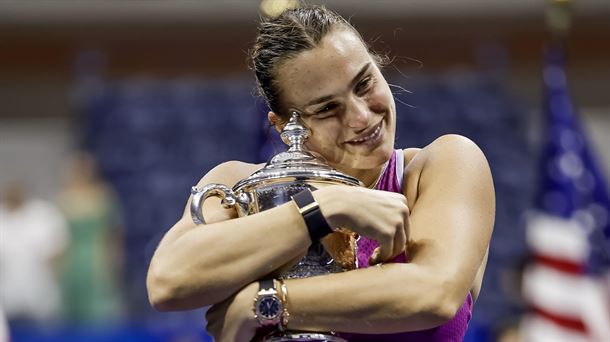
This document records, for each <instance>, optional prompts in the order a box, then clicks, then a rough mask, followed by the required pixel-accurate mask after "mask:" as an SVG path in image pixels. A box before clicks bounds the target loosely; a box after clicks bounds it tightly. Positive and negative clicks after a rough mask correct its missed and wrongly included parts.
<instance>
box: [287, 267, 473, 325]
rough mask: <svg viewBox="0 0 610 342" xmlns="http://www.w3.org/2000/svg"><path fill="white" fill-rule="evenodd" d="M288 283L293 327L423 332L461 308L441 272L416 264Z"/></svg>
mask: <svg viewBox="0 0 610 342" xmlns="http://www.w3.org/2000/svg"><path fill="white" fill-rule="evenodd" d="M286 284H287V288H288V310H289V312H290V322H289V325H288V328H289V329H294V330H308V331H342V332H353V333H369V334H372V333H393V332H404V331H414V330H423V329H429V328H433V327H436V326H439V325H441V324H443V323H445V322H446V321H448V320H450V319H451V318H452V317H453V316H454V315H455V312H456V310H457V308H458V307H459V305H456V303H455V301H454V300H453V298H452V290H451V289H450V288H449V286H445V284H443V281H442V279H440V277H439V276H437V275H436V274H434V272H429V271H428V270H426V269H425V268H422V267H420V266H417V265H415V264H388V265H383V266H380V267H371V268H367V269H362V270H356V271H352V272H345V273H339V274H332V275H328V276H324V277H317V278H316V277H314V278H307V279H298V280H289V281H287V282H286ZM462 300H463V299H462ZM460 304H461V303H460Z"/></svg>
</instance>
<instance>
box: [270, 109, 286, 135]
mask: <svg viewBox="0 0 610 342" xmlns="http://www.w3.org/2000/svg"><path fill="white" fill-rule="evenodd" d="M267 119H268V120H269V123H270V124H271V126H274V127H275V130H276V131H277V132H278V133H281V132H282V129H284V126H286V122H285V121H284V120H282V118H281V117H280V116H279V115H277V114H275V113H274V112H269V113H267Z"/></svg>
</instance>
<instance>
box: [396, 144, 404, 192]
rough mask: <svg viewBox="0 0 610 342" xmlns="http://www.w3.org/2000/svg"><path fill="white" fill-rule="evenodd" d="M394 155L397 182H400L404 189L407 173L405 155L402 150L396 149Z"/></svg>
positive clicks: (399, 184)
mask: <svg viewBox="0 0 610 342" xmlns="http://www.w3.org/2000/svg"><path fill="white" fill-rule="evenodd" d="M394 154H395V155H396V180H397V181H398V186H399V187H400V189H402V185H403V183H404V182H403V176H404V172H405V153H404V151H403V150H402V149H396V150H394Z"/></svg>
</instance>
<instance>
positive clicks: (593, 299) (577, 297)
mask: <svg viewBox="0 0 610 342" xmlns="http://www.w3.org/2000/svg"><path fill="white" fill-rule="evenodd" d="M526 238H527V244H528V246H529V249H530V251H531V253H532V254H533V255H532V261H531V263H530V264H529V266H528V267H527V268H526V269H525V273H524V275H523V289H522V290H523V295H524V299H525V300H526V302H527V303H528V304H529V306H530V310H529V312H528V314H527V315H526V316H525V317H524V319H523V321H522V325H521V333H522V337H523V339H524V341H557V342H561V341H566V342H568V341H569V342H574V341H610V314H609V313H610V294H609V293H608V291H609V288H610V287H608V284H609V282H610V279H609V278H608V274H606V275H605V278H600V277H599V276H597V277H594V276H593V275H590V274H588V273H587V272H586V264H587V262H588V260H589V256H590V241H589V232H588V231H587V229H586V228H585V227H583V225H582V224H581V223H579V221H578V220H575V219H564V218H560V217H556V216H550V215H547V214H544V213H540V212H536V213H533V214H530V215H529V217H528V218H527V230H526Z"/></svg>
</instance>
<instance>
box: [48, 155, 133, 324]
mask: <svg viewBox="0 0 610 342" xmlns="http://www.w3.org/2000/svg"><path fill="white" fill-rule="evenodd" d="M59 204H60V208H61V210H62V211H63V213H64V215H65V217H66V220H67V222H68V227H69V229H70V234H71V236H72V243H71V245H70V246H69V248H68V250H67V251H66V258H65V264H64V272H63V277H62V284H63V292H64V301H65V305H64V309H65V318H66V319H68V320H69V321H70V322H73V323H77V324H81V323H82V324H91V323H103V322H109V321H115V320H117V319H120V318H121V313H122V310H123V308H122V300H121V297H122V296H121V292H120V289H121V286H120V281H121V278H122V277H121V273H122V264H123V250H122V249H123V241H122V233H121V228H120V227H121V226H120V224H119V213H118V208H117V204H116V200H115V198H114V194H113V192H112V191H111V189H110V188H109V187H108V186H107V185H106V184H105V183H104V182H103V180H102V179H101V178H100V177H99V174H98V172H97V167H96V162H95V160H94V159H93V157H92V156H90V155H89V154H86V153H79V154H77V155H76V156H75V157H73V159H72V160H71V161H70V162H69V163H68V166H67V170H66V174H65V185H64V187H63V189H62V191H61V193H60V196H59Z"/></svg>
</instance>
